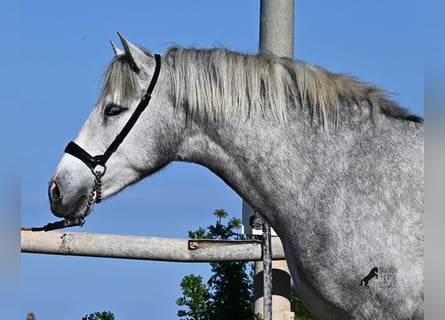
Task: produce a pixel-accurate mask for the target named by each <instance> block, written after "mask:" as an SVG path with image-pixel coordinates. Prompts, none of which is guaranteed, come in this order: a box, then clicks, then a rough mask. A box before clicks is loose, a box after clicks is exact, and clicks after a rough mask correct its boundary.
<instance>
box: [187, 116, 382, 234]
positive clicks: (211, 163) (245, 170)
mask: <svg viewBox="0 0 445 320" xmlns="http://www.w3.org/2000/svg"><path fill="white" fill-rule="evenodd" d="M294 110H295V109H294ZM341 119H342V120H341V122H340V123H339V126H338V128H337V130H338V131H337V132H334V129H333V127H332V126H331V127H330V128H331V129H330V130H331V132H330V133H329V134H326V133H324V132H323V129H322V128H321V126H320V124H314V123H313V121H314V120H313V117H312V115H311V114H310V113H309V112H308V111H307V110H306V111H305V110H304V108H301V109H300V111H298V112H297V111H295V112H293V113H290V114H289V118H288V124H279V123H278V122H277V121H276V120H275V119H274V118H273V116H272V115H270V116H267V115H266V116H252V117H250V118H248V119H240V118H237V117H236V116H233V117H230V116H228V117H226V118H224V119H222V120H218V121H209V120H208V119H207V120H206V121H200V120H196V121H191V122H190V125H189V126H188V133H187V134H186V137H187V138H186V139H185V140H184V143H183V145H182V146H181V148H180V151H179V158H180V159H182V160H184V161H189V162H194V163H198V164H201V165H203V166H205V167H207V168H208V169H210V170H211V171H212V172H214V173H215V174H216V175H217V176H219V177H220V178H221V179H223V180H224V181H225V182H226V183H227V184H228V185H229V186H230V187H232V189H234V190H235V191H236V192H237V193H238V194H239V195H240V196H241V197H242V198H243V199H244V200H246V201H247V202H248V203H249V204H250V205H251V206H252V207H254V209H256V210H257V211H258V212H260V213H261V214H263V216H265V217H266V219H268V221H269V223H270V224H271V225H272V226H273V227H274V228H275V229H276V230H277V229H279V226H277V223H286V222H288V221H290V219H295V216H292V215H293V214H292V213H291V212H293V211H295V208H297V207H298V208H304V207H305V206H306V207H308V208H309V206H311V203H312V202H313V198H316V197H317V194H316V192H321V191H319V190H324V188H325V186H324V185H323V183H325V182H326V181H327V179H328V176H329V175H331V174H332V175H334V173H333V171H336V170H341V168H342V166H347V165H348V161H353V160H350V159H348V158H347V157H346V158H345V155H346V154H347V152H346V151H347V150H349V149H350V148H351V147H352V146H354V145H360V143H357V141H358V140H365V141H367V142H366V143H367V144H369V143H374V141H376V143H378V141H377V139H376V137H377V138H378V135H379V134H378V133H377V134H376V128H375V125H374V123H373V122H372V120H370V117H369V113H367V114H366V113H358V112H357V113H356V114H355V115H354V116H351V113H350V112H349V111H348V112H346V111H345V114H344V115H343V114H342V115H341ZM333 159H335V161H334V160H333ZM314 181H316V182H317V183H318V184H319V187H320V188H317V187H314ZM308 186H311V188H312V187H314V191H313V192H312V191H311V192H312V193H310V196H311V197H313V198H308V196H307V194H308V192H307V190H305V188H308ZM305 197H306V198H305ZM308 211H309V210H308ZM272 213H273V214H272ZM301 218H302V219H304V218H305V217H304V215H301ZM277 231H278V230H277Z"/></svg>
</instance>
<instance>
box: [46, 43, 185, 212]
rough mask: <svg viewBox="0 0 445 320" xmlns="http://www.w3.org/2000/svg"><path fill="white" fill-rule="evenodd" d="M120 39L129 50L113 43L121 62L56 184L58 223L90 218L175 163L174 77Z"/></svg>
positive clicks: (109, 74)
mask: <svg viewBox="0 0 445 320" xmlns="http://www.w3.org/2000/svg"><path fill="white" fill-rule="evenodd" d="M119 36H120V38H121V42H122V45H123V47H124V50H120V49H118V48H117V47H116V46H115V45H114V44H113V43H112V46H113V49H114V52H115V54H116V56H115V57H114V59H113V60H112V62H111V63H110V65H109V67H108V68H107V70H106V73H105V79H104V86H103V89H102V92H101V94H100V96H99V99H98V102H97V103H96V106H95V107H94V109H93V111H92V112H91V114H90V116H89V117H88V119H87V121H86V122H85V124H84V125H83V127H82V128H81V130H80V132H79V134H78V136H77V138H76V139H75V140H74V141H73V142H71V143H69V144H68V146H67V148H66V149H65V154H64V155H63V157H62V159H61V161H60V163H59V165H58V166H57V169H56V171H55V173H54V175H53V177H52V178H51V180H50V183H49V189H48V195H49V199H50V205H51V211H52V212H53V213H54V215H56V216H58V217H64V218H66V219H74V218H83V217H85V216H86V215H88V214H89V213H90V212H91V210H92V204H93V203H94V202H95V201H96V202H99V201H100V200H102V199H105V198H107V197H109V196H111V195H113V194H115V193H116V192H118V191H120V190H121V189H123V188H124V187H126V186H128V185H130V184H132V183H135V182H137V181H139V180H140V179H142V178H143V177H145V176H147V175H149V174H151V173H153V172H155V171H158V170H159V169H161V168H162V167H163V166H165V165H166V164H167V163H168V162H170V161H171V160H172V159H173V155H174V145H175V144H174V142H173V141H174V139H173V136H174V135H173V134H172V130H170V129H171V128H172V127H174V126H173V123H172V121H174V120H173V119H174V117H173V116H172V114H173V113H174V112H175V111H174V108H173V103H172V101H171V100H172V98H171V97H170V95H168V94H165V89H166V88H167V87H168V86H167V84H168V83H169V79H168V73H167V72H162V71H160V63H161V58H160V56H157V55H154V54H153V53H151V52H150V51H148V50H146V49H142V48H139V47H137V46H135V45H134V44H132V43H130V42H129V41H127V40H126V39H125V38H123V37H122V36H121V35H120V34H119ZM158 76H159V77H158ZM155 78H156V79H155ZM147 88H148V89H147ZM149 91H150V92H149ZM152 96H153V98H152V99H151V97H152ZM150 100H151V102H150V105H149V106H148V107H147V108H146V109H147V110H146V111H145V112H142V111H143V110H144V109H145V107H146V106H147V104H148V102H149V101H150ZM142 104H145V106H142V108H141V105H142ZM176 136H179V135H176Z"/></svg>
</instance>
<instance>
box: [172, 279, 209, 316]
mask: <svg viewBox="0 0 445 320" xmlns="http://www.w3.org/2000/svg"><path fill="white" fill-rule="evenodd" d="M181 289H182V293H183V296H182V297H180V298H178V299H177V300H176V304H177V305H178V306H185V307H187V310H185V309H180V310H179V311H178V316H179V317H180V319H183V320H207V319H209V318H208V300H209V298H210V293H209V290H208V288H207V286H206V285H205V284H204V283H203V282H202V277H201V276H195V275H194V274H189V275H187V276H185V277H184V278H183V279H182V281H181Z"/></svg>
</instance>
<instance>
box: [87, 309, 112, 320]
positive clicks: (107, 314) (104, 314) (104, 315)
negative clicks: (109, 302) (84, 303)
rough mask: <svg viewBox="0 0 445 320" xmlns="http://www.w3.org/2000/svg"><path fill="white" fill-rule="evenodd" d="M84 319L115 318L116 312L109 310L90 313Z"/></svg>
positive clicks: (109, 319)
mask: <svg viewBox="0 0 445 320" xmlns="http://www.w3.org/2000/svg"><path fill="white" fill-rule="evenodd" d="M82 320H115V319H114V314H113V313H111V312H109V311H102V312H95V313H90V314H89V315H85V316H84V317H82Z"/></svg>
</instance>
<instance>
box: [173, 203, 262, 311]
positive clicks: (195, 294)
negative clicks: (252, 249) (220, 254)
mask: <svg viewBox="0 0 445 320" xmlns="http://www.w3.org/2000/svg"><path fill="white" fill-rule="evenodd" d="M214 215H215V216H216V218H217V221H216V223H215V225H211V226H208V227H207V228H206V229H204V228H199V229H198V230H196V231H189V237H190V238H191V239H219V240H223V239H224V240H242V239H244V236H243V235H242V234H240V233H239V232H237V231H238V230H239V229H240V227H241V221H240V220H239V219H237V218H232V219H230V221H229V222H228V223H227V224H223V223H222V220H223V219H225V218H227V217H228V214H227V212H226V211H225V210H223V209H218V210H215V212H214ZM210 266H211V270H212V273H213V275H212V276H211V277H210V279H209V280H208V281H207V285H204V284H203V283H202V278H201V277H197V276H195V275H188V276H185V277H184V278H183V280H182V282H181V288H182V293H183V296H182V297H181V298H179V299H178V300H176V304H178V305H179V306H186V307H187V310H179V312H178V316H179V317H180V318H181V319H183V320H201V319H202V320H204V319H205V320H207V319H208V320H220V319H234V320H236V319H242V320H249V319H256V318H255V317H254V314H253V303H252V299H253V292H252V287H253V285H252V283H253V281H252V275H251V273H249V272H248V263H247V262H240V261H235V262H212V263H210Z"/></svg>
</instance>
